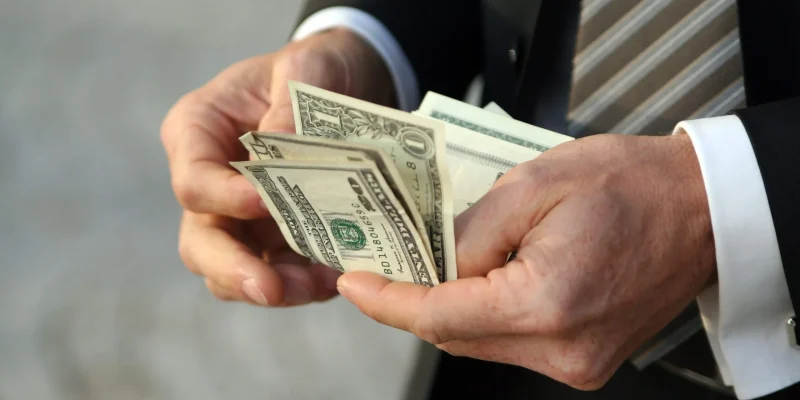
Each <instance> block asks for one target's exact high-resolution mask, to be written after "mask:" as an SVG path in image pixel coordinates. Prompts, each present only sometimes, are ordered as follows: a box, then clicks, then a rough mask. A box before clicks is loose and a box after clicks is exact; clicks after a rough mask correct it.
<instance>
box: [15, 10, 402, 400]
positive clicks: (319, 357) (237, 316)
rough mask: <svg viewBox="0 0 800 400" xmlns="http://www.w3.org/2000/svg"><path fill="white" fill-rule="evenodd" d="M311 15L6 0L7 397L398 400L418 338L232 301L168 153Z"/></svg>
mask: <svg viewBox="0 0 800 400" xmlns="http://www.w3.org/2000/svg"><path fill="white" fill-rule="evenodd" d="M300 3H301V2H300V1H292V0H229V1H218V0H136V1H133V0H130V1H122V0H71V1H56V0H0V185H1V186H0V261H1V263H0V399H2V400H17V399H25V400H29V399H35V400H48V399H67V400H72V399H82V400H83V399H114V400H127V399H192V400H201V399H371V400H372V399H395V398H398V399H399V398H401V397H402V395H403V391H404V389H405V386H406V383H407V380H408V379H409V377H410V376H411V374H410V373H411V371H412V369H413V365H414V361H415V357H416V346H417V342H416V340H415V339H414V338H413V337H412V336H410V335H408V334H406V333H403V332H399V331H396V330H393V329H390V328H387V327H384V326H381V325H378V324H377V323H375V322H373V321H372V320H369V319H367V318H366V317H364V316H363V315H361V314H360V312H358V310H357V309H356V308H355V307H354V306H352V305H351V304H350V303H348V302H346V301H345V300H343V299H341V298H339V299H337V300H334V301H332V302H329V303H326V304H322V305H315V306H308V307H303V308H295V309H288V310H265V309H258V308H255V307H250V306H244V305H235V304H228V303H222V302H219V301H217V300H216V299H214V298H213V297H212V296H211V295H210V294H208V293H207V292H206V290H205V287H204V285H203V283H202V281H201V280H200V278H198V277H195V276H194V275H192V274H190V273H189V272H188V271H186V270H185V269H184V267H183V265H182V263H181V261H180V259H179V258H178V254H177V226H178V225H177V224H178V221H179V207H178V206H177V203H176V201H175V200H174V198H173V195H172V192H171V188H170V183H169V175H168V170H167V163H166V158H165V155H164V152H163V150H162V148H161V143H160V140H159V126H160V123H161V119H162V118H163V116H164V114H165V113H166V112H167V110H168V109H169V107H170V106H171V105H172V104H173V103H174V102H175V101H176V100H177V99H178V97H179V96H180V95H182V94H183V93H185V92H187V91H189V90H191V89H194V88H196V87H198V86H200V85H201V84H203V83H204V82H205V81H206V80H208V79H210V78H212V77H213V76H214V75H215V74H216V73H217V72H219V71H221V70H222V69H224V68H225V67H226V66H228V65H229V64H231V63H233V62H235V61H237V60H240V59H242V58H246V57H250V56H253V55H256V54H260V53H264V52H269V51H273V50H275V49H277V48H279V47H280V46H281V45H282V44H283V43H284V42H285V41H286V40H287V38H288V37H289V35H290V32H291V30H292V27H293V24H294V22H295V20H296V17H297V13H298V11H299V6H300Z"/></svg>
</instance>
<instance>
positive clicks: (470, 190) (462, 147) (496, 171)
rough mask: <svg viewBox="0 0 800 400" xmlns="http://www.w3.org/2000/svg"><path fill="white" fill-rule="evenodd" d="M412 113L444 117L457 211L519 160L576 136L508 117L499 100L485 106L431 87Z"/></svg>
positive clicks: (468, 204) (437, 117)
mask: <svg viewBox="0 0 800 400" xmlns="http://www.w3.org/2000/svg"><path fill="white" fill-rule="evenodd" d="M414 114H415V115H420V116H426V117H429V118H433V119H437V120H441V121H443V122H446V124H445V141H446V147H447V157H448V164H449V169H450V176H451V179H452V182H453V189H454V191H453V199H454V204H453V210H454V214H455V215H458V214H461V213H462V212H464V210H466V209H467V208H469V207H470V206H472V205H473V204H475V202H477V201H478V200H479V199H480V198H481V197H483V195H484V194H486V192H488V191H489V189H490V188H491V187H492V185H494V183H495V182H496V181H497V179H500V177H501V176H503V175H504V174H505V173H506V172H508V171H509V170H511V169H512V168H514V167H516V166H517V165H518V164H520V163H522V162H525V161H529V160H532V159H534V158H536V157H537V156H539V155H540V154H542V153H543V152H545V151H547V150H549V149H551V148H553V147H554V146H557V145H559V144H561V143H564V142H567V141H570V140H572V138H571V137H569V136H565V135H561V134H558V133H555V132H552V131H548V130H546V129H542V128H539V127H536V126H533V125H530V124H526V123H524V122H520V121H517V120H515V119H513V118H510V117H509V116H508V113H506V112H505V111H504V110H503V109H502V108H500V106H498V105H497V104H495V103H489V104H488V105H487V106H486V108H485V109H481V108H478V107H475V106H473V105H470V104H467V103H464V102H461V101H458V100H455V99H452V98H449V97H446V96H442V95H440V94H438V93H433V92H429V93H428V94H427V95H426V96H425V98H424V99H423V101H422V105H421V106H420V108H419V110H417V111H415V112H414Z"/></svg>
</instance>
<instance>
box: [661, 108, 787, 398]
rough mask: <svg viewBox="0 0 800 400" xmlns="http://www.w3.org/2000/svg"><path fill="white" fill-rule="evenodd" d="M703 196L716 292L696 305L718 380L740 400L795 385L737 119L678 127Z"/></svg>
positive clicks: (774, 259) (777, 263)
mask: <svg viewBox="0 0 800 400" xmlns="http://www.w3.org/2000/svg"><path fill="white" fill-rule="evenodd" d="M681 132H686V133H687V134H689V136H690V137H691V140H692V143H693V145H694V148H695V151H696V153H697V158H698V160H699V161H700V169H701V171H702V174H703V180H704V182H705V188H706V193H707V195H708V204H709V210H710V213H711V225H712V229H713V233H714V242H715V245H716V256H717V275H718V279H719V281H718V284H717V285H715V286H714V287H712V288H709V289H707V290H706V291H704V292H703V293H701V294H700V296H699V297H698V299H697V300H698V304H699V306H700V312H701V314H702V316H703V324H704V326H705V330H706V333H707V334H708V337H709V340H710V342H711V348H712V350H713V352H714V356H715V358H716V360H717V364H718V365H719V366H720V370H721V373H722V375H723V378H724V380H725V382H726V384H728V385H733V387H734V390H735V391H736V395H737V397H739V399H743V400H747V399H752V398H756V397H761V396H765V395H767V394H770V393H773V392H776V391H779V390H781V389H783V388H786V387H788V386H791V385H793V384H794V383H796V382H798V381H800V351H798V350H795V349H793V348H792V347H791V345H790V342H789V334H788V330H787V327H786V322H787V320H788V319H789V317H791V316H792V315H793V311H792V304H791V299H790V297H789V288H788V286H787V283H786V276H785V275H784V272H783V265H782V263H781V255H780V251H779V249H778V239H777V236H776V234H775V227H774V226H773V223H772V214H771V212H770V209H769V203H768V201H767V194H766V191H765V189H764V182H763V181H762V179H761V172H760V169H759V167H758V162H757V161H756V157H755V154H754V152H753V148H752V145H751V144H750V139H749V138H748V136H747V131H746V130H745V128H744V126H743V125H742V122H741V121H740V120H739V118H738V117H736V116H732V115H731V116H723V117H715V118H705V119H698V120H692V121H684V122H681V123H680V124H678V126H677V127H676V128H675V133H681Z"/></svg>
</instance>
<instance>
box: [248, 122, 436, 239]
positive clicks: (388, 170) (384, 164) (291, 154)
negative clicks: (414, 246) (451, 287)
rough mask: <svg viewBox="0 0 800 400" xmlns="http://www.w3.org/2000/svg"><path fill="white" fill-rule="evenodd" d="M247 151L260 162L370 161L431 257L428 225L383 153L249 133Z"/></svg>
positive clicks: (356, 146)
mask: <svg viewBox="0 0 800 400" xmlns="http://www.w3.org/2000/svg"><path fill="white" fill-rule="evenodd" d="M239 141H241V142H242V144H243V145H244V147H245V148H246V149H247V150H248V151H249V152H250V154H253V155H254V156H255V158H257V159H259V160H273V159H285V160H308V161H314V160H317V161H334V162H350V161H357V162H362V161H370V162H374V163H375V165H377V167H378V169H379V170H380V172H381V174H382V175H383V178H384V179H385V180H386V183H387V184H388V185H389V187H391V189H392V192H393V193H394V195H395V197H397V199H398V200H399V201H400V203H401V204H402V206H403V209H405V210H406V213H407V214H408V215H409V216H410V217H411V219H412V220H413V222H414V226H415V227H416V229H417V232H418V233H419V234H420V235H421V237H422V240H423V241H424V242H425V248H426V250H427V252H428V254H432V250H431V245H430V241H429V238H428V233H427V230H426V229H425V223H424V221H423V220H422V216H421V215H420V213H419V211H418V210H417V208H416V206H415V205H414V200H413V198H412V197H411V194H410V193H409V191H408V189H407V188H406V186H405V184H404V183H403V180H402V178H401V176H400V172H399V171H398V170H397V167H396V166H395V165H394V163H393V162H392V159H391V158H390V157H389V156H388V155H387V154H386V153H385V152H383V151H382V150H380V149H378V148H375V147H372V146H367V145H360V144H356V143H350V142H344V141H341V140H329V139H320V138H316V137H311V136H297V135H292V134H286V133H269V132H249V133H247V134H245V135H243V136H242V137H240V138H239Z"/></svg>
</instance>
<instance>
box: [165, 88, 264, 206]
mask: <svg viewBox="0 0 800 400" xmlns="http://www.w3.org/2000/svg"><path fill="white" fill-rule="evenodd" d="M163 129H164V130H163V133H162V137H163V140H164V146H165V148H166V149H167V154H168V156H169V161H170V167H171V168H170V169H171V172H172V186H173V189H174V191H175V195H176V197H177V199H178V202H180V203H181V205H182V206H183V207H184V208H186V209H187V210H190V211H193V212H196V213H203V214H217V215H224V216H228V217H233V218H238V219H254V218H259V217H264V216H267V215H269V212H268V211H267V208H266V206H265V205H264V203H263V201H262V200H261V197H260V196H259V195H258V192H257V191H256V190H255V188H254V187H253V186H252V185H251V184H250V183H249V182H248V181H247V179H246V178H245V177H244V176H242V175H241V174H240V173H239V172H238V171H236V170H234V169H233V168H232V167H230V165H229V162H230V161H235V160H246V159H247V151H246V150H245V149H244V147H243V146H241V145H240V143H239V141H238V139H235V133H236V132H237V131H238V129H237V127H234V126H233V125H232V124H231V123H230V121H228V120H227V119H226V118H225V117H224V116H223V115H220V114H219V113H218V112H217V111H216V110H215V109H214V108H213V107H211V106H209V105H204V104H197V103H191V102H180V103H179V104H178V105H176V106H175V108H174V109H173V110H172V111H171V112H170V115H168V117H167V119H166V120H165V123H164V128H163Z"/></svg>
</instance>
